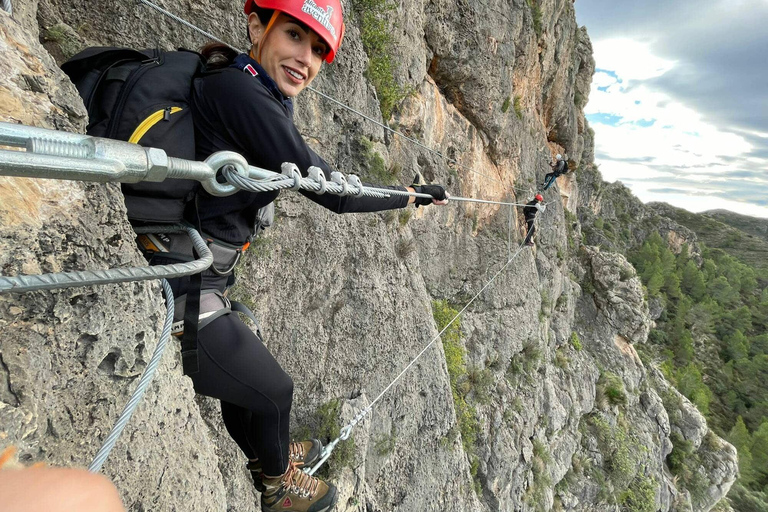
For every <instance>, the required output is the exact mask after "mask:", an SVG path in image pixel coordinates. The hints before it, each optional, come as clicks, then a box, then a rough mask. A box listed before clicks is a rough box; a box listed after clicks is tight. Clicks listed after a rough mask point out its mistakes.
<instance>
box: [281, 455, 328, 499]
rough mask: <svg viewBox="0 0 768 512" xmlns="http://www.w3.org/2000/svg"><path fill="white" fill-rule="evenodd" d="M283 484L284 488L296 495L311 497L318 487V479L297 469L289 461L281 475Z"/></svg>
mask: <svg viewBox="0 0 768 512" xmlns="http://www.w3.org/2000/svg"><path fill="white" fill-rule="evenodd" d="M283 485H284V486H285V488H286V490H288V491H289V492H292V493H293V494H296V495H297V496H301V497H302V498H309V499H312V498H314V497H315V495H316V494H317V490H318V488H319V487H320V480H319V479H317V478H315V477H313V476H310V475H308V474H306V473H305V472H303V471H302V470H301V469H299V466H298V465H297V464H296V463H295V462H293V461H291V462H289V463H288V471H286V472H285V475H284V476H283Z"/></svg>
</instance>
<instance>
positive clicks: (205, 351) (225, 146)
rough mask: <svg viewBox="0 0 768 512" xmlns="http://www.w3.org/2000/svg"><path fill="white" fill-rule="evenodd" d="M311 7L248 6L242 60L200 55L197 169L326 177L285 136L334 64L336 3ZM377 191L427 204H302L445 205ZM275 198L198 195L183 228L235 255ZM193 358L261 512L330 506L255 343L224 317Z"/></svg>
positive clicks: (330, 495) (219, 287)
mask: <svg viewBox="0 0 768 512" xmlns="http://www.w3.org/2000/svg"><path fill="white" fill-rule="evenodd" d="M322 4H323V5H326V8H322V7H320V5H318V4H315V2H314V1H313V0H247V2H246V4H245V14H247V15H248V37H249V39H250V41H251V43H252V45H251V49H250V52H249V54H239V55H238V54H237V53H236V52H234V51H233V50H232V49H231V48H229V47H227V46H224V45H220V44H211V45H208V46H206V47H205V48H204V49H203V50H202V54H203V56H204V57H205V58H206V59H207V68H208V72H207V73H205V74H204V75H203V76H201V77H200V78H197V79H196V80H195V83H194V86H193V92H192V104H191V107H192V111H193V116H194V126H195V145H196V147H195V150H196V153H197V158H198V159H205V158H207V157H208V156H209V155H211V154H212V153H214V152H216V151H222V150H228V151H235V152H237V153H240V154H241V155H243V156H244V157H245V158H246V160H247V161H248V162H249V163H250V164H251V165H255V166H258V167H262V168H266V169H275V170H277V169H280V166H281V164H282V163H283V162H294V163H296V164H297V165H298V167H299V169H300V170H301V172H302V173H303V174H304V175H306V171H307V169H308V168H309V167H310V166H313V165H314V166H317V167H320V168H321V169H322V170H323V171H324V172H325V174H326V177H330V172H331V170H332V168H331V167H330V166H329V165H328V164H327V163H326V162H325V161H324V160H323V159H321V158H320V157H319V156H318V155H317V154H315V153H314V152H313V151H312V150H311V149H310V148H309V147H308V146H307V144H306V143H305V141H304V140H303V139H302V137H301V135H300V134H299V131H298V130H297V128H296V127H295V126H294V124H293V103H292V98H294V97H295V96H296V95H297V94H299V93H300V92H301V91H302V90H304V89H305V88H306V87H307V86H308V85H309V84H310V83H311V82H312V80H313V79H314V78H315V77H316V76H317V73H318V72H319V71H320V68H321V66H322V63H323V61H325V62H328V63H330V62H332V61H333V59H334V57H335V55H336V52H337V50H338V49H339V46H340V45H341V41H342V38H343V36H344V23H343V20H342V11H341V4H340V3H339V1H338V0H328V1H327V2H323V3H322ZM211 70H213V72H211ZM386 188H393V189H399V190H410V191H416V192H421V193H425V194H429V195H431V196H432V197H433V198H434V201H433V200H432V199H425V198H415V197H412V196H410V197H409V196H392V197H389V198H369V197H352V196H343V197H342V196H333V195H327V194H326V195H317V194H314V193H312V192H306V191H302V192H301V193H302V194H303V195H304V196H305V197H307V198H308V199H310V200H312V201H314V202H316V203H318V204H320V205H322V206H324V207H325V208H328V209H330V210H332V211H334V212H336V213H350V212H375V211H381V210H388V209H395V208H404V207H405V206H407V205H408V204H410V203H415V204H416V205H427V204H432V203H433V202H434V204H445V203H446V199H447V194H446V193H445V190H444V189H443V187H441V186H439V185H415V186H413V187H408V188H405V187H386ZM277 195H278V192H277V191H275V192H264V193H251V192H245V191H241V192H238V193H236V194H234V195H231V196H228V197H224V198H220V197H214V196H212V195H209V194H207V193H206V192H204V191H200V192H199V193H198V195H197V200H196V201H195V204H196V208H191V210H193V211H189V212H188V213H187V214H186V218H187V220H188V221H189V222H190V223H192V224H193V225H195V226H196V227H197V228H198V229H199V230H200V232H201V233H204V234H205V236H206V237H207V238H212V239H215V240H216V241H217V242H219V243H222V244H224V245H226V244H229V246H235V247H240V246H242V245H244V244H246V242H247V241H248V240H249V239H250V237H251V236H252V230H253V226H254V224H255V222H256V220H257V216H258V212H259V210H260V209H261V208H262V207H264V206H266V205H268V204H270V203H272V202H273V201H274V200H275V198H276V197H277ZM220 268H221V267H220ZM220 274H221V273H217V272H211V271H207V272H206V273H205V274H204V276H203V293H204V294H203V299H202V300H201V311H202V310H203V302H204V301H205V300H207V299H206V297H210V295H205V292H206V291H210V290H216V291H218V292H223V291H224V290H225V289H226V287H227V285H228V284H231V280H232V276H231V274H230V275H220ZM172 286H173V288H174V294H175V295H176V296H180V295H183V294H184V293H186V292H187V291H188V290H189V289H190V280H189V278H183V279H177V280H175V282H173V283H172ZM219 297H220V296H219ZM220 300H222V301H224V302H226V299H220ZM197 347H198V349H197V353H198V355H197V357H198V364H199V369H198V371H197V372H195V373H192V374H191V375H190V377H191V378H192V381H193V383H194V386H195V390H196V391H197V392H198V393H200V394H203V395H207V396H211V397H214V398H217V399H219V400H221V412H222V417H223V420H224V424H225V425H226V428H227V430H228V432H229V434H230V435H231V436H232V438H233V439H234V440H235V442H236V443H237V444H238V446H239V447H240V448H241V450H242V451H243V452H244V453H245V455H246V456H247V457H248V459H249V461H248V468H249V469H250V470H251V472H252V476H253V477H254V482H255V484H256V487H257V489H259V490H260V491H261V492H262V495H261V507H262V510H265V511H271V510H281V511H309V512H325V511H328V510H331V509H332V508H333V507H334V505H335V503H336V499H337V496H336V488H335V486H334V485H333V484H330V483H326V482H324V481H322V480H320V479H318V478H314V477H311V476H309V475H307V474H305V473H304V472H302V471H301V470H300V468H301V467H302V466H305V465H311V464H312V463H313V462H315V461H316V460H317V459H318V458H319V455H320V452H321V450H322V445H321V443H320V442H319V441H317V440H309V441H304V442H293V443H291V442H289V425H288V421H289V417H290V411H291V402H292V395H293V381H292V380H291V377H290V376H289V375H288V374H287V373H286V372H285V371H284V370H283V369H282V368H281V367H280V365H279V364H278V363H277V361H276V360H275V359H274V358H273V357H272V355H271V354H270V353H269V351H268V350H267V348H266V347H265V346H264V344H263V343H262V340H261V339H260V338H259V336H258V335H257V334H254V333H253V332H252V331H251V330H250V329H249V328H248V327H247V326H246V325H245V324H244V323H242V322H241V321H240V320H239V319H238V318H237V316H236V315H233V314H226V315H223V316H220V317H218V318H216V319H215V320H213V321H212V322H210V323H208V324H207V325H203V324H202V323H201V324H200V330H199V333H198V340H197Z"/></svg>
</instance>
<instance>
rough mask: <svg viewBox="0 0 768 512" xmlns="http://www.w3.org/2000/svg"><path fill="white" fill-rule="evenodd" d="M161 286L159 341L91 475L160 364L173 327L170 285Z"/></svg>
mask: <svg viewBox="0 0 768 512" xmlns="http://www.w3.org/2000/svg"><path fill="white" fill-rule="evenodd" d="M162 286H163V291H164V292H165V304H166V311H165V323H164V324H163V331H162V333H161V334H160V340H158V342H157V345H156V346H155V350H154V352H153V353H152V357H151V358H150V360H149V364H148V365H147V368H146V369H145V370H144V373H143V374H142V375H141V377H140V378H139V384H138V386H136V389H135V390H134V391H133V393H132V394H131V398H130V399H129V400H128V402H127V403H126V404H125V407H123V412H122V413H120V416H119V417H118V419H117V421H116V422H115V425H114V426H113V427H112V430H111V431H110V432H109V435H108V436H107V438H106V439H105V440H104V444H103V445H102V446H101V449H100V450H99V451H98V453H97V454H96V457H94V459H93V462H91V465H90V466H88V471H90V472H91V473H98V472H99V470H101V466H102V465H103V464H104V462H105V461H106V460H107V457H109V453H110V452H111V451H112V448H114V447H115V443H117V440H118V438H119V437H120V434H122V433H123V429H125V426H126V425H127V424H128V421H129V420H130V419H131V416H132V415H133V413H134V411H135V410H136V407H137V406H138V405H139V402H140V401H141V398H142V397H143V396H144V392H145V391H146V390H147V387H149V384H150V383H151V382H152V379H153V378H154V376H155V371H156V370H157V366H158V365H159V364H160V359H161V358H162V357H163V353H164V352H165V348H166V346H167V345H168V340H169V339H170V337H171V326H172V325H173V313H174V303H173V290H171V285H170V284H168V281H166V280H165V279H163V280H162Z"/></svg>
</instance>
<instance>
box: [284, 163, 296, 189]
mask: <svg viewBox="0 0 768 512" xmlns="http://www.w3.org/2000/svg"><path fill="white" fill-rule="evenodd" d="M280 173H281V174H283V175H284V176H288V177H289V178H293V186H292V187H291V190H299V189H301V173H300V172H299V168H298V166H297V165H296V164H294V163H293V162H283V164H282V165H281V166H280Z"/></svg>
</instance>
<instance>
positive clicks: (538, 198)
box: [534, 194, 544, 202]
mask: <svg viewBox="0 0 768 512" xmlns="http://www.w3.org/2000/svg"><path fill="white" fill-rule="evenodd" d="M534 199H536V200H537V201H539V202H541V201H543V200H544V196H542V195H541V194H536V196H535V197H534Z"/></svg>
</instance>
